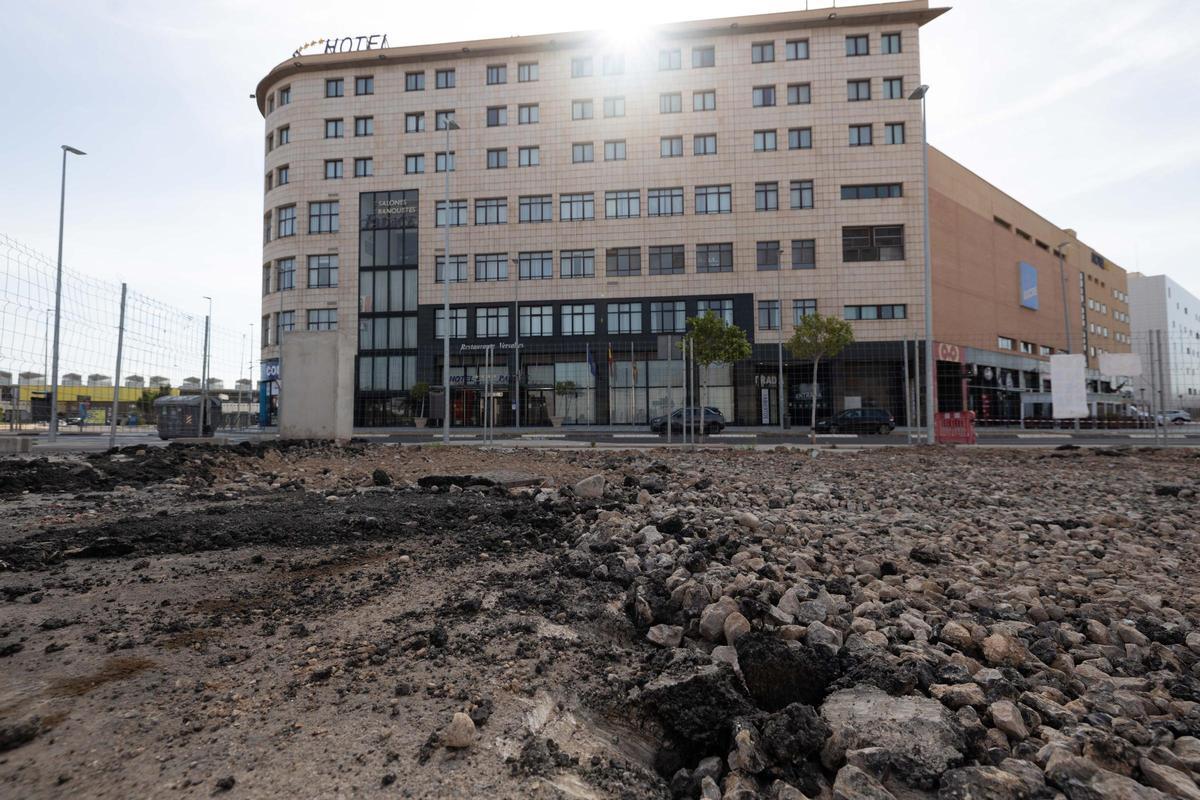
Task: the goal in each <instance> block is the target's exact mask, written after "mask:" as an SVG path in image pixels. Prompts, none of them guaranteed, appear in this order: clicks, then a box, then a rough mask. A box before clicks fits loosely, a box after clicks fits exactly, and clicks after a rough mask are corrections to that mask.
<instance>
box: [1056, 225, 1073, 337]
mask: <svg viewBox="0 0 1200 800" xmlns="http://www.w3.org/2000/svg"><path fill="white" fill-rule="evenodd" d="M1070 246H1071V242H1063V243H1062V244H1060V245H1059V246H1058V247H1057V248H1056V252H1057V253H1058V278H1059V280H1060V281H1062V302H1063V332H1064V333H1066V335H1067V350H1066V352H1068V353H1069V352H1071V315H1070V313H1069V312H1068V310H1067V309H1068V304H1067V273H1066V270H1064V269H1063V250H1064V249H1065V248H1067V247H1070Z"/></svg>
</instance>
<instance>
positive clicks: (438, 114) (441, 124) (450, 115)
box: [433, 108, 454, 131]
mask: <svg viewBox="0 0 1200 800" xmlns="http://www.w3.org/2000/svg"><path fill="white" fill-rule="evenodd" d="M453 121H454V109H453V108H450V109H446V110H445V111H435V112H433V129H434V130H437V131H444V130H446V126H447V125H449V124H450V123H451V122H453Z"/></svg>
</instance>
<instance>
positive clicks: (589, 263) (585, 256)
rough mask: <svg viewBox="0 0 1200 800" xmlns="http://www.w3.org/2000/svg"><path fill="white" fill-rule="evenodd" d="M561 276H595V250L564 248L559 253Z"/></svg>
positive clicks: (559, 273) (559, 272)
mask: <svg viewBox="0 0 1200 800" xmlns="http://www.w3.org/2000/svg"><path fill="white" fill-rule="evenodd" d="M558 275H559V277H560V278H593V277H595V275H596V253H595V251H594V250H563V251H561V252H560V253H559V271H558Z"/></svg>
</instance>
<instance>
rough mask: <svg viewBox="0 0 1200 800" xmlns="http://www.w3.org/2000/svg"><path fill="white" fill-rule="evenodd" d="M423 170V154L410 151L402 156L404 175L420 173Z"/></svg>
mask: <svg viewBox="0 0 1200 800" xmlns="http://www.w3.org/2000/svg"><path fill="white" fill-rule="evenodd" d="M424 172H425V154H424V153H412V154H410V155H407V156H405V157H404V174H405V175H422V174H424Z"/></svg>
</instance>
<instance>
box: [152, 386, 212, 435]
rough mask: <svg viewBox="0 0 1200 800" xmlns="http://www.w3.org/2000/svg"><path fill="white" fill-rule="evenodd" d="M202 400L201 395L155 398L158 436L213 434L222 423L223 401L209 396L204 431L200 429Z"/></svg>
mask: <svg viewBox="0 0 1200 800" xmlns="http://www.w3.org/2000/svg"><path fill="white" fill-rule="evenodd" d="M201 402H202V398H201V397H200V396H199V395H190V396H186V397H185V396H173V397H160V398H158V399H157V400H155V401H154V411H155V413H156V414H157V415H158V438H160V439H179V438H190V437H199V436H212V435H213V431H215V430H216V429H217V427H219V426H220V424H221V401H220V400H218V399H217V398H215V397H209V398H208V414H207V419H206V420H205V423H206V424H205V426H204V430H203V431H201V430H200V404H201Z"/></svg>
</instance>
